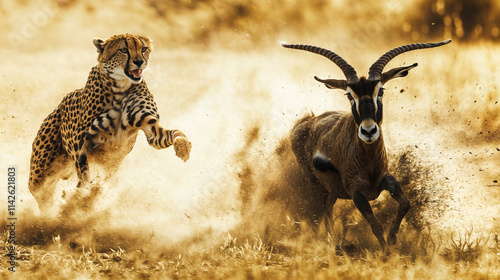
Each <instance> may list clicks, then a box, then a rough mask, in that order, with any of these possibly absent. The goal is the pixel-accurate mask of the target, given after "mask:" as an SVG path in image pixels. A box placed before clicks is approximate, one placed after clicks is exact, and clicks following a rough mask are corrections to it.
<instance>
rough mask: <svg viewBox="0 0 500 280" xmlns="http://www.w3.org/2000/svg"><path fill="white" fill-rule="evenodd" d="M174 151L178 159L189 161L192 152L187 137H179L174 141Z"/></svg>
mask: <svg viewBox="0 0 500 280" xmlns="http://www.w3.org/2000/svg"><path fill="white" fill-rule="evenodd" d="M174 150H175V155H176V156H177V157H179V158H180V159H182V160H183V161H187V160H188V159H189V153H190V152H191V142H189V140H188V139H187V138H186V137H177V138H175V139H174Z"/></svg>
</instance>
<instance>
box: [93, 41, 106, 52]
mask: <svg viewBox="0 0 500 280" xmlns="http://www.w3.org/2000/svg"><path fill="white" fill-rule="evenodd" d="M93 42H94V46H95V47H96V48H97V52H98V53H100V54H102V53H103V52H104V41H103V40H101V39H99V38H96V39H94V41H93Z"/></svg>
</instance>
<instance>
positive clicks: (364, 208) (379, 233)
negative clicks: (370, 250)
mask: <svg viewBox="0 0 500 280" xmlns="http://www.w3.org/2000/svg"><path fill="white" fill-rule="evenodd" d="M352 200H353V201H354V205H356V208H358V210H359V212H361V214H362V215H363V217H365V219H366V221H368V224H369V225H370V227H371V228H372V231H373V234H375V237H377V239H378V242H379V243H380V246H382V249H383V250H386V249H387V242H386V241H385V238H384V228H383V227H382V224H381V223H380V221H379V220H378V219H377V217H375V215H374V214H373V210H372V207H371V206H370V202H368V199H366V197H365V196H364V195H363V194H362V193H361V192H359V191H356V192H355V193H354V196H353V198H352Z"/></svg>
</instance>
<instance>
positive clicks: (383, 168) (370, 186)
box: [282, 40, 451, 251]
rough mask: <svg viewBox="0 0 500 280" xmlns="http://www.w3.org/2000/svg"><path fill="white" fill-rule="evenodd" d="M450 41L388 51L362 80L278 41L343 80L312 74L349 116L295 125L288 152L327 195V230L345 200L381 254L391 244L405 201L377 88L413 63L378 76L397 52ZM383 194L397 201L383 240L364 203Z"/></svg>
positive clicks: (338, 62)
mask: <svg viewBox="0 0 500 280" xmlns="http://www.w3.org/2000/svg"><path fill="white" fill-rule="evenodd" d="M450 42H451V40H446V41H442V42H439V43H426V44H409V45H404V46H401V47H397V48H394V49H392V50H390V51H388V52H386V53H385V54H384V55H382V56H381V57H380V58H379V59H378V60H377V61H376V62H375V63H373V65H372V66H371V67H370V69H369V72H368V78H365V77H364V76H363V77H361V78H358V76H357V74H356V71H355V70H354V68H353V67H352V66H351V65H349V64H348V63H347V62H346V61H345V60H344V59H343V58H342V57H340V56H339V55H337V54H336V53H334V52H332V51H330V50H326V49H323V48H318V47H315V46H310V45H295V44H286V43H282V46H283V47H285V48H291V49H298V50H305V51H309V52H312V53H316V54H319V55H322V56H324V57H326V58H328V59H330V60H331V61H333V63H335V64H336V65H337V66H338V67H340V69H341V70H342V72H343V73H344V75H345V77H346V79H345V80H344V79H326V80H323V79H320V78H318V77H316V76H314V78H315V79H316V80H317V81H319V82H321V83H323V84H325V85H326V87H327V88H330V89H341V90H344V91H345V95H346V96H347V98H348V99H349V102H350V103H351V113H348V112H338V111H333V112H325V113H323V114H321V115H319V116H314V114H310V115H307V116H305V117H303V118H302V119H300V120H299V121H297V123H296V124H295V126H294V127H293V129H292V131H291V143H292V150H293V153H294V154H295V157H296V159H297V161H298V163H299V165H300V166H301V168H303V170H304V172H305V173H306V174H307V176H309V178H310V179H311V182H313V184H314V185H315V186H317V187H321V188H323V189H325V190H326V192H327V196H326V201H323V207H324V214H323V215H324V219H325V224H326V226H327V230H329V227H330V223H331V222H332V216H333V206H334V204H335V202H336V201H337V199H351V200H353V202H354V205H355V206H356V208H357V209H358V210H359V212H361V214H362V215H363V217H364V218H365V219H366V220H367V222H368V224H369V225H370V227H371V230H372V232H373V234H374V235H375V237H376V238H377V240H378V242H379V243H380V246H381V247H382V249H383V250H384V251H385V250H387V249H388V246H391V245H395V244H396V241H397V235H398V231H399V227H400V225H401V221H402V220H403V218H404V217H405V215H406V213H407V212H408V211H409V209H410V202H409V200H408V199H407V198H406V197H405V195H404V194H403V191H402V190H401V186H400V185H399V183H398V181H397V180H396V178H394V176H392V175H391V174H390V173H389V172H388V163H387V154H386V149H385V146H384V140H383V137H382V128H381V124H382V108H383V105H382V97H383V95H384V88H383V86H384V84H385V83H387V82H388V81H390V80H392V79H395V78H399V77H405V76H406V75H408V71H409V70H411V69H413V68H415V67H417V63H414V64H412V65H409V66H403V67H397V68H393V69H391V70H389V71H387V72H384V73H382V71H383V69H384V67H385V66H386V65H387V63H389V61H390V60H391V59H393V58H394V57H396V56H397V55H399V54H402V53H404V52H408V51H412V50H417V49H426V48H434V47H439V46H442V45H445V44H448V43H450ZM384 190H386V191H388V192H389V193H390V195H391V196H392V198H394V199H395V200H396V201H397V202H398V210H397V215H396V217H395V218H394V220H393V222H392V224H391V226H390V228H389V233H388V235H387V241H386V239H385V238H384V229H383V226H382V224H381V223H380V221H379V220H378V219H377V217H375V215H374V214H373V210H372V208H371V206H370V203H369V201H372V200H375V199H377V198H378V196H379V195H380V193H381V192H382V191H384Z"/></svg>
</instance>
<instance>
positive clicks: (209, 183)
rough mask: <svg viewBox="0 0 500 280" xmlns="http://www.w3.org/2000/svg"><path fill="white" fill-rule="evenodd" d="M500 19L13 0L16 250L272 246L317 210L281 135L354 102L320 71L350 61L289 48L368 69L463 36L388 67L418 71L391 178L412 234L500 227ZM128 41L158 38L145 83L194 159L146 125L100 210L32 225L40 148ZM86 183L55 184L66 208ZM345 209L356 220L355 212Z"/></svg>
mask: <svg viewBox="0 0 500 280" xmlns="http://www.w3.org/2000/svg"><path fill="white" fill-rule="evenodd" d="M498 11H500V7H499V5H498V4H497V2H496V1H492V0H491V1H487V0H480V1H473V0H463V1H451V0H446V1H442V0H438V1H431V0H415V1H405V2H404V3H401V1H382V2H381V1H363V2H359V1H358V2H356V3H355V4H353V3H352V2H351V1H342V0H331V1H326V0H323V1H322V0H314V1H310V0H308V1H305V0H303V1H300V0H299V1H291V0H281V1H211V0H205V1H183V0H177V1H173V0H172V1H158V0H136V1H111V0H99V1H83V0H74V1H71V0H67V1H63V0H60V1H54V0H39V1H27V0H25V1H14V0H2V1H1V2H0V30H2V33H1V36H0V53H1V54H2V58H3V59H2V62H1V63H0V75H1V76H0V111H1V112H2V115H1V116H0V143H1V146H0V155H1V161H0V182H6V177H7V166H9V165H15V166H16V167H17V170H18V173H17V176H18V177H17V179H18V184H19V185H18V194H19V203H18V208H17V209H18V217H19V221H18V225H19V227H18V230H19V237H18V238H19V242H20V243H21V244H26V245H35V244H38V245H40V244H47V243H52V237H53V236H56V235H61V238H62V240H64V241H65V242H73V241H74V242H77V243H85V244H86V243H90V244H91V245H94V246H96V247H98V248H102V249H107V248H111V247H117V246H121V247H122V248H130V247H134V246H140V247H143V248H150V249H153V248H155V249H159V250H163V249H164V248H170V247H172V246H185V245H186V244H200V243H201V244H204V242H207V241H210V240H213V239H214V238H215V239H218V238H219V237H220V236H221V235H222V234H224V233H226V232H228V231H231V232H234V233H233V234H236V235H238V234H242V233H258V234H260V235H262V236H264V235H266V234H267V233H269V232H268V231H264V230H263V228H266V227H267V225H268V224H272V223H275V224H278V225H282V224H286V222H287V221H293V220H294V219H295V218H294V217H290V215H291V214H290V213H292V214H294V213H295V214H296V212H300V213H302V214H304V213H305V215H307V213H308V212H307V211H304V209H305V208H307V207H308V206H307V204H301V205H302V206H301V207H302V208H301V207H296V206H295V205H298V204H297V203H296V202H297V201H298V200H300V199H298V198H297V195H298V196H299V197H300V194H301V193H299V194H297V193H293V190H295V189H293V187H294V186H295V185H300V176H298V175H297V174H298V173H297V172H293V170H294V168H295V167H296V166H294V164H295V162H294V160H293V157H290V153H289V151H283V149H285V150H286V147H287V146H286V143H285V142H286V141H285V142H283V143H281V144H280V143H279V142H280V140H281V139H283V138H286V137H287V135H288V132H289V131H290V129H291V128H292V126H293V124H294V122H295V121H296V120H297V119H299V118H300V117H301V116H302V115H303V114H304V113H307V112H311V111H312V112H315V113H317V114H319V113H322V112H324V111H326V110H348V106H349V103H348V101H347V100H346V98H345V97H344V96H343V95H342V93H341V92H340V91H332V90H327V89H326V88H325V87H324V86H322V85H321V84H319V83H317V82H316V81H314V79H312V77H313V76H314V75H318V76H319V77H322V78H327V77H332V78H334V77H335V78H341V77H342V72H341V71H340V70H339V69H338V67H336V66H335V65H334V64H333V63H331V62H330V61H328V60H327V59H325V58H322V57H320V56H318V55H313V54H309V53H306V52H300V51H294V50H288V49H284V48H282V47H281V46H280V44H279V42H280V41H286V42H288V43H301V44H312V45H317V46H321V47H324V48H328V49H331V50H333V51H335V52H337V53H338V54H340V55H341V56H342V57H343V58H345V59H346V60H347V61H348V62H349V63H350V64H352V65H353V66H354V67H355V68H356V69H357V71H358V74H359V75H366V73H367V69H368V68H369V66H370V65H371V64H372V63H373V62H374V61H375V60H376V59H377V58H378V57H379V56H381V55H382V54H383V53H384V52H386V51H387V50H389V49H391V48H393V47H397V46H399V45H403V44H408V43H417V42H427V41H441V40H444V39H448V38H452V39H453V42H452V43H451V44H450V45H447V46H443V47H440V48H436V49H431V50H420V51H414V52H410V53H407V54H404V55H400V56H398V57H397V58H395V59H394V60H393V61H392V62H391V63H390V64H389V65H388V67H387V69H390V68H391V67H397V66H401V65H408V64H412V63H414V62H418V64H419V66H418V67H417V68H416V69H414V70H412V71H411V73H410V74H409V76H408V77H406V78H404V79H399V80H395V81H391V82H390V83H389V84H387V86H386V88H387V91H386V94H385V97H384V102H385V103H384V105H385V106H384V109H385V110H384V111H385V112H384V114H385V115H384V124H383V129H384V137H385V141H386V147H387V150H388V152H389V155H390V157H391V170H392V172H394V173H395V174H396V177H397V178H398V179H399V180H400V181H402V185H403V187H404V188H405V192H406V193H407V194H408V195H409V196H410V198H411V199H412V202H414V205H415V207H414V208H412V210H411V212H410V213H409V216H408V219H407V221H406V222H404V224H403V228H405V227H410V226H414V227H415V228H419V229H422V228H424V227H425V228H431V229H432V230H435V231H441V230H445V229H446V230H450V231H462V230H467V229H470V228H474V230H476V231H477V232H485V233H491V232H498V231H499V226H500V224H499V222H498V218H497V217H498V213H499V210H500V209H499V205H500V204H499V203H498V201H499V199H500V196H499V192H500V185H499V183H498V181H499V180H500V171H499V170H500V92H499V87H500V69H499V65H500V56H499V53H500V52H499V51H500V45H499V44H498V42H499V41H500V30H499V28H500V25H499V22H500V19H499V17H500V16H499V13H498ZM119 33H133V34H141V35H146V36H149V37H151V38H152V40H153V44H154V51H153V53H152V56H151V61H150V66H149V67H148V69H147V71H146V72H145V80H146V81H147V83H148V85H149V88H150V90H151V92H152V93H153V95H154V96H155V99H156V102H157V104H158V107H159V110H160V116H161V121H160V123H161V124H162V125H163V126H164V127H166V128H169V129H173V128H178V129H181V130H182V131H183V132H184V133H185V134H186V135H187V136H188V137H189V138H190V140H191V142H192V144H193V149H192V155H191V158H190V159H189V161H188V162H187V163H183V162H182V161H181V160H179V159H178V158H176V157H175V155H174V152H173V149H171V148H170V149H167V150H162V151H157V150H155V149H153V148H151V147H150V146H148V145H147V142H146V141H145V140H146V139H145V137H144V135H143V134H142V133H141V134H140V135H139V137H138V141H137V144H136V146H135V148H134V149H133V150H132V152H131V153H130V154H129V155H128V157H127V158H126V159H125V161H124V163H123V165H122V166H121V168H120V171H119V172H118V174H117V176H116V178H115V179H113V180H111V181H110V182H107V183H105V184H104V185H103V187H104V189H105V190H104V192H103V194H102V195H101V197H100V198H99V199H98V201H97V206H96V211H95V213H89V214H88V215H87V216H86V217H85V218H84V219H80V220H79V219H74V220H68V221H58V220H53V219H49V218H48V217H42V218H37V210H36V204H35V201H34V199H33V197H32V196H31V194H30V193H29V191H28V188H27V182H28V176H29V175H28V171H29V159H30V154H31V143H32V141H33V139H34V137H35V135H36V133H37V130H38V128H39V126H40V124H41V123H42V121H43V119H44V118H45V117H46V116H47V115H48V114H49V113H50V112H51V111H52V110H53V109H54V108H55V107H56V106H57V104H59V102H60V101H61V99H62V97H63V96H64V95H65V94H66V93H68V92H70V91H71V90H73V89H76V88H80V87H83V86H84V84H85V82H86V79H87V75H88V72H89V70H90V68H91V67H92V66H93V65H95V64H96V57H97V53H96V50H95V47H94V46H93V44H92V39H93V38H96V37H98V38H102V39H105V38H107V37H109V36H111V35H113V34H119ZM280 145H281V146H280ZM277 147H281V148H282V149H278V153H276V152H275V151H276V148H277ZM91 172H93V174H96V173H98V170H96V169H95V168H94V169H92V167H91ZM292 175H295V177H294V176H292ZM299 175H300V174H299ZM76 182H77V180H76V178H75V177H73V178H72V179H70V180H68V181H61V182H60V183H59V184H58V197H57V198H56V204H57V205H60V204H61V203H63V200H62V199H61V198H60V195H61V192H62V190H63V189H65V190H67V191H71V190H73V189H74V187H75V185H76ZM2 185H3V184H2ZM290 189H291V190H290ZM292 193H293V195H294V196H293V195H292ZM288 194H290V195H291V196H290V197H292V198H290V197H287V195H288ZM302 194H303V195H304V196H305V195H306V194H305V193H302ZM3 197H4V198H3V199H2V200H1V204H0V205H2V206H1V210H0V212H1V213H2V216H5V215H6V208H7V207H6V206H5V205H6V194H5V195H4V196H3ZM308 198H310V197H308ZM386 198H387V197H386V196H382V197H381V198H380V199H379V201H385V199H386ZM287 199H288V200H287ZM388 201H390V199H388ZM301 203H302V202H301ZM303 203H307V199H305V200H304V202H303ZM388 203H389V206H391V207H392V208H393V209H394V207H396V205H395V203H394V202H392V201H391V202H388ZM379 204H380V203H377V202H376V203H374V205H375V207H376V208H378V205H379ZM383 204H384V205H385V203H383ZM304 205H306V206H304ZM380 205H382V204H380ZM335 207H336V208H335V209H336V212H337V213H340V212H347V213H350V214H349V219H350V220H351V219H352V220H356V221H359V220H360V215H359V214H357V212H353V211H352V203H351V202H339V203H338V205H336V206H335ZM298 208H300V209H298ZM295 210H297V211H295ZM306 210H307V209H306ZM392 212H394V211H392ZM300 213H299V214H300ZM299 216H300V215H299ZM287 217H288V218H289V219H288V218H287ZM258 221H264V222H265V223H264V225H262V224H260V223H258ZM353 234H356V230H354V233H353ZM264 237H265V236H264Z"/></svg>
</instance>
